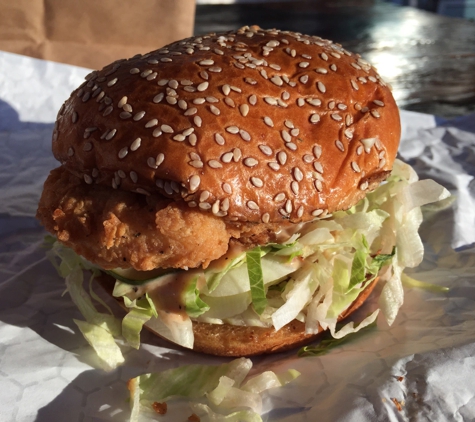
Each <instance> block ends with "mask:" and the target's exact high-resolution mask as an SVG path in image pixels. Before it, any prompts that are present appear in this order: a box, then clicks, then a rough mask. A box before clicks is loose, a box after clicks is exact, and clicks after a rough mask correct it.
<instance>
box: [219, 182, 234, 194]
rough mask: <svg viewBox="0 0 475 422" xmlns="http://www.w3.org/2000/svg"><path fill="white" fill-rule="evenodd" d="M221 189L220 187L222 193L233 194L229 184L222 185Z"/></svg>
mask: <svg viewBox="0 0 475 422" xmlns="http://www.w3.org/2000/svg"><path fill="white" fill-rule="evenodd" d="M221 187H222V189H223V191H224V192H226V193H228V194H232V193H233V190H232V188H231V185H230V184H229V183H223V184H222V186H221Z"/></svg>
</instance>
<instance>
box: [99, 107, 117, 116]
mask: <svg viewBox="0 0 475 422" xmlns="http://www.w3.org/2000/svg"><path fill="white" fill-rule="evenodd" d="M113 109H114V108H113V107H112V106H108V107H107V108H106V109H105V110H104V113H102V115H103V116H104V117H105V116H108V115H109V114H111V113H112V110H113Z"/></svg>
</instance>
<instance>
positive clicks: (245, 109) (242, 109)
mask: <svg viewBox="0 0 475 422" xmlns="http://www.w3.org/2000/svg"><path fill="white" fill-rule="evenodd" d="M239 111H240V112H241V114H242V116H243V117H246V116H247V115H248V113H249V106H248V105H247V104H241V105H240V106H239Z"/></svg>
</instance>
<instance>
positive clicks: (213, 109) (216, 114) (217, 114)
mask: <svg viewBox="0 0 475 422" xmlns="http://www.w3.org/2000/svg"><path fill="white" fill-rule="evenodd" d="M209 109H210V111H211V113H213V114H214V115H215V116H219V115H220V114H221V111H220V110H219V108H218V107H215V106H214V105H212V104H211V105H210V106H209Z"/></svg>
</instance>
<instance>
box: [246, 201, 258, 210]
mask: <svg viewBox="0 0 475 422" xmlns="http://www.w3.org/2000/svg"><path fill="white" fill-rule="evenodd" d="M246 205H247V207H248V208H249V209H251V210H258V209H259V205H257V204H256V203H255V202H254V201H247V202H246Z"/></svg>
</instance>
